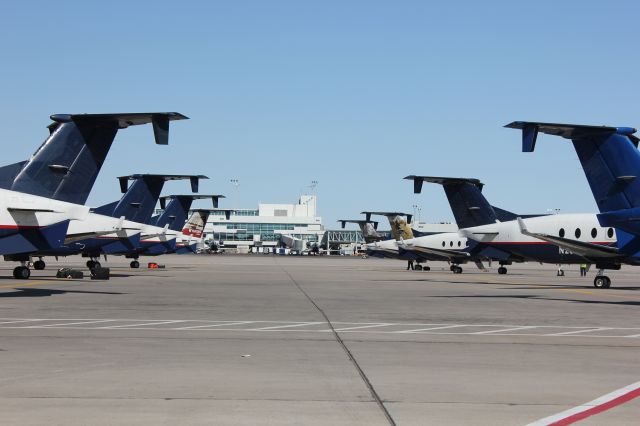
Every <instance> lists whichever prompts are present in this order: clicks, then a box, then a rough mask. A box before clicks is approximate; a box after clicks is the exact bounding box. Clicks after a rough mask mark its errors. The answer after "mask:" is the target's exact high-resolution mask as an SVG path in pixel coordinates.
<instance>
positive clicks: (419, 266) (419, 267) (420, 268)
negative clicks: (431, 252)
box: [415, 265, 423, 271]
mask: <svg viewBox="0 0 640 426" xmlns="http://www.w3.org/2000/svg"><path fill="white" fill-rule="evenodd" d="M415 269H416V271H422V269H423V268H422V265H416V267H415Z"/></svg>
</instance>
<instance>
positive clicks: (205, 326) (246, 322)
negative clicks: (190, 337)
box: [169, 321, 256, 330]
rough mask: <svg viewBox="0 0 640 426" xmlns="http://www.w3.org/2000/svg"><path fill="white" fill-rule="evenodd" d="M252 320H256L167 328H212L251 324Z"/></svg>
mask: <svg viewBox="0 0 640 426" xmlns="http://www.w3.org/2000/svg"><path fill="white" fill-rule="evenodd" d="M254 322H256V321H231V322H224V323H222V324H215V323H211V324H205V325H192V326H190V327H176V328H170V329H169V330H195V329H198V328H213V327H224V326H227V325H240V324H252V323H254Z"/></svg>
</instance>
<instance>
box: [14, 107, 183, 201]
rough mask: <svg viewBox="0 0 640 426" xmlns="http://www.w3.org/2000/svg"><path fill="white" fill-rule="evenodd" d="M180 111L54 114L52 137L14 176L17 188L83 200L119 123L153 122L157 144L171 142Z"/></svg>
mask: <svg viewBox="0 0 640 426" xmlns="http://www.w3.org/2000/svg"><path fill="white" fill-rule="evenodd" d="M186 118H187V117H185V116H184V115H182V114H178V113H175V112H162V113H134V114H55V115H52V116H51V119H52V120H53V121H54V122H53V124H51V125H50V126H49V132H50V134H49V137H48V138H47V139H46V140H45V141H44V143H43V144H42V145H41V146H40V147H39V148H38V150H37V151H36V152H35V153H34V154H33V155H32V156H31V158H30V159H29V160H28V161H27V163H26V164H25V165H24V166H23V167H22V168H21V170H20V171H19V172H18V173H17V175H16V176H15V179H13V183H12V185H11V188H10V189H12V190H14V191H19V192H25V193H28V194H33V195H39V196H43V197H48V198H53V199H55V200H60V201H66V202H70V203H76V204H84V203H85V202H86V200H87V198H88V196H89V192H90V191H91V188H92V187H93V184H94V183H95V180H96V177H97V176H98V172H99V171H100V169H101V168H102V164H103V163H104V160H105V159H106V157H107V153H108V152H109V149H110V148H111V144H112V143H113V140H114V138H115V136H116V133H117V132H118V130H119V129H124V128H127V127H129V126H135V125H140V124H146V123H151V124H152V125H153V130H154V135H155V140H156V143H157V144H161V145H166V144H167V143H168V138H169V122H170V121H172V120H181V119H186Z"/></svg>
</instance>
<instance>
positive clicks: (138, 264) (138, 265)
mask: <svg viewBox="0 0 640 426" xmlns="http://www.w3.org/2000/svg"><path fill="white" fill-rule="evenodd" d="M129 266H131V267H132V268H133V269H137V268H139V267H140V262H138V261H137V260H132V261H131V263H130V264H129Z"/></svg>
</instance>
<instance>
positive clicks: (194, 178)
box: [118, 173, 209, 193]
mask: <svg viewBox="0 0 640 426" xmlns="http://www.w3.org/2000/svg"><path fill="white" fill-rule="evenodd" d="M137 179H145V180H153V181H162V182H167V181H170V180H186V179H189V180H190V182H191V190H192V191H193V192H198V182H199V180H200V179H209V177H208V176H204V175H164V174H149V173H146V174H133V175H128V176H119V177H118V180H119V181H120V191H121V192H122V193H125V192H127V189H128V187H129V181H130V180H137Z"/></svg>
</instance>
